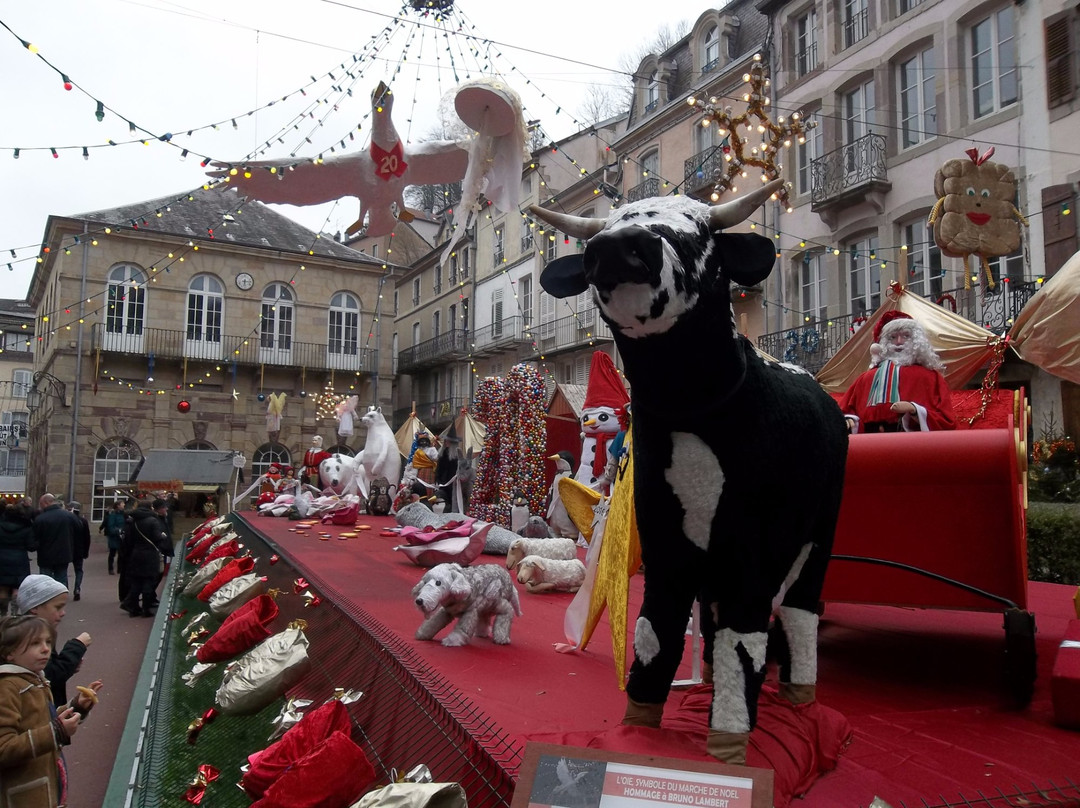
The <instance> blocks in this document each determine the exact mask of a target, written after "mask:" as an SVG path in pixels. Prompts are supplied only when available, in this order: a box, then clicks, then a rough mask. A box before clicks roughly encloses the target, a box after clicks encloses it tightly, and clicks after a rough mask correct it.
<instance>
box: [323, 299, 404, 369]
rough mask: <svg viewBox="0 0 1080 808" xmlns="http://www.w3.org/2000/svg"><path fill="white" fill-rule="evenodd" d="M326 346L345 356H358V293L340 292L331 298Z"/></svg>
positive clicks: (332, 351) (333, 351) (334, 352)
mask: <svg viewBox="0 0 1080 808" xmlns="http://www.w3.org/2000/svg"><path fill="white" fill-rule="evenodd" d="M394 337H395V338H396V337H397V334H395V335H394ZM326 347H327V350H328V351H329V352H330V353H332V354H337V355H343V356H356V354H357V352H358V351H359V350H360V299H359V298H358V297H356V295H353V294H350V293H349V292H338V293H337V294H336V295H334V296H333V297H332V298H330V310H329V312H328V314H327V343H326ZM395 356H396V353H395Z"/></svg>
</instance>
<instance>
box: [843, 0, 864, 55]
mask: <svg viewBox="0 0 1080 808" xmlns="http://www.w3.org/2000/svg"><path fill="white" fill-rule="evenodd" d="M869 35H870V12H869V10H868V9H865V8H864V9H862V10H860V11H854V12H852V13H851V14H850V16H848V17H847V18H846V19H845V20H844V47H845V48H850V47H851V46H852V45H854V44H855V43H856V42H861V41H862V40H864V39H866V37H868V36H869Z"/></svg>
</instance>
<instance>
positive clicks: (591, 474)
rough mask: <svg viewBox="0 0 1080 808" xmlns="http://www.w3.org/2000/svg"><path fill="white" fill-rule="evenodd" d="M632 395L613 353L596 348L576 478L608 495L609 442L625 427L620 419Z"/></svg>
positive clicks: (586, 394)
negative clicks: (605, 473) (625, 384)
mask: <svg viewBox="0 0 1080 808" xmlns="http://www.w3.org/2000/svg"><path fill="white" fill-rule="evenodd" d="M629 401H630V396H629V395H628V394H627V392H626V387H624V386H623V383H622V378H621V377H620V376H619V372H618V371H617V370H616V369H615V363H614V362H613V361H612V360H611V357H610V356H609V355H608V354H606V353H604V352H603V351H596V352H595V353H593V356H592V364H591V366H590V367H589V385H588V387H587V388H586V390H585V404H584V406H583V407H582V408H581V462H580V464H579V465H578V468H577V472H576V473H575V474H574V479H575V480H577V481H578V482H579V483H581V484H583V485H587V486H589V487H590V488H592V489H594V490H596V491H599V492H600V493H602V494H604V495H607V494H609V493H610V484H609V481H608V479H607V477H606V476H605V475H604V469H605V468H606V467H607V465H608V462H609V461H610V459H611V458H610V457H609V456H608V444H609V443H610V441H611V440H613V439H614V437H615V435H616V434H617V433H618V432H619V430H620V429H622V428H623V427H622V425H621V423H620V422H621V420H622V418H623V417H624V413H625V412H626V405H627V404H628V403H629Z"/></svg>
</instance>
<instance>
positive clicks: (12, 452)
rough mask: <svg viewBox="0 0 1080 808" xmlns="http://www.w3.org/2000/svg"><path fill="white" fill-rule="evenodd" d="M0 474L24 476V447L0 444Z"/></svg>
mask: <svg viewBox="0 0 1080 808" xmlns="http://www.w3.org/2000/svg"><path fill="white" fill-rule="evenodd" d="M0 474H2V475H4V476H6V477H25V476H26V449H13V448H8V447H7V446H0Z"/></svg>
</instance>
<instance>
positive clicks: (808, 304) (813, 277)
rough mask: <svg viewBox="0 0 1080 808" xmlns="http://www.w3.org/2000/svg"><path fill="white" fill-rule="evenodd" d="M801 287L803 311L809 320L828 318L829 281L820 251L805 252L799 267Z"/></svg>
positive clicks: (821, 320)
mask: <svg viewBox="0 0 1080 808" xmlns="http://www.w3.org/2000/svg"><path fill="white" fill-rule="evenodd" d="M799 287H800V289H801V290H802V312H803V317H804V318H809V322H815V321H819V322H823V321H826V320H828V306H829V302H828V301H829V294H828V290H829V287H828V281H827V279H826V276H825V261H824V259H823V257H822V254H821V253H820V252H816V253H811V252H806V253H804V254H803V259H802V262H801V265H800V267H799Z"/></svg>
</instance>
